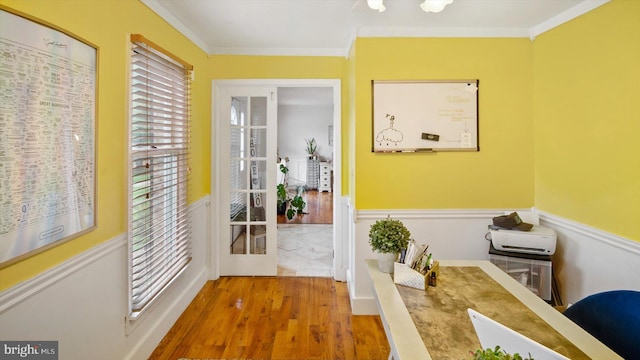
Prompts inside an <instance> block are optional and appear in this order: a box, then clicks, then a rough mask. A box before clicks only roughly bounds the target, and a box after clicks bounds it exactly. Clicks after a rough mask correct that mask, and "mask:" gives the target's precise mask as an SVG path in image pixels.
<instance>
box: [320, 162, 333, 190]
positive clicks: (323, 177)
mask: <svg viewBox="0 0 640 360" xmlns="http://www.w3.org/2000/svg"><path fill="white" fill-rule="evenodd" d="M332 185H333V171H332V167H331V163H328V162H321V163H320V186H319V188H318V191H320V192H323V191H328V192H331V191H332V188H333V186H332Z"/></svg>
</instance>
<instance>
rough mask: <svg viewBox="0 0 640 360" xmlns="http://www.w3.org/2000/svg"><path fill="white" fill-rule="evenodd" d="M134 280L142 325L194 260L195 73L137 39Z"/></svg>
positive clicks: (135, 310)
mask: <svg viewBox="0 0 640 360" xmlns="http://www.w3.org/2000/svg"><path fill="white" fill-rule="evenodd" d="M131 46H132V48H131V79H130V83H131V89H130V92H131V93H130V96H131V112H130V114H131V118H130V124H131V133H130V145H131V147H130V161H131V172H130V175H131V177H130V216H129V263H130V269H129V275H130V284H129V287H130V317H131V318H133V319H135V318H136V317H137V316H138V315H139V314H140V313H141V312H142V311H143V310H144V309H145V307H146V306H147V305H149V304H150V303H151V302H152V301H153V300H154V299H155V298H157V296H158V295H159V294H160V293H161V292H162V291H163V289H165V288H166V287H167V286H168V285H169V284H170V283H171V281H172V280H173V279H175V278H176V277H177V276H178V275H179V274H180V273H181V272H182V271H183V270H184V269H185V268H186V266H187V264H188V263H189V262H190V260H191V226H190V224H189V216H188V215H189V214H188V208H187V190H188V187H187V184H188V174H189V171H188V170H189V168H188V162H189V156H190V126H189V115H190V79H191V71H192V67H191V66H190V65H188V64H186V63H184V62H182V61H181V60H179V59H177V58H175V57H174V56H173V55H171V54H169V53H166V52H165V51H163V50H162V49H160V48H158V47H157V45H155V44H153V43H152V42H150V41H148V40H147V39H145V38H144V37H142V36H141V35H132V36H131Z"/></svg>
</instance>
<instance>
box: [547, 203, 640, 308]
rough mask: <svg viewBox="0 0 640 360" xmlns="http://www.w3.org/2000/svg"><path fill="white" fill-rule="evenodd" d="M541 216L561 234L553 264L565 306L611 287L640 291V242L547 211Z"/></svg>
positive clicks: (611, 288) (612, 288)
mask: <svg viewBox="0 0 640 360" xmlns="http://www.w3.org/2000/svg"><path fill="white" fill-rule="evenodd" d="M539 217H540V224H541V225H543V226H546V227H549V228H552V229H554V230H555V231H556V232H557V234H558V243H557V246H556V253H555V254H554V255H553V267H554V272H555V274H556V280H557V281H558V287H559V290H560V297H561V299H562V301H563V303H564V305H567V304H571V303H575V302H576V301H578V300H580V299H582V298H584V297H585V296H588V295H591V294H595V293H598V292H602V291H607V290H617V289H628V290H638V291H640V280H638V274H640V242H637V241H633V240H630V239H625V238H622V237H619V236H616V235H613V234H610V233H607V232H604V231H601V230H598V229H595V228H592V227H589V226H587V225H584V224H581V223H577V222H575V221H571V220H567V219H564V218H561V217H559V216H556V215H553V214H549V213H546V212H543V211H540V212H539Z"/></svg>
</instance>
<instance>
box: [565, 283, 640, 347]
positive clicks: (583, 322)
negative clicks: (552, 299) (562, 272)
mask: <svg viewBox="0 0 640 360" xmlns="http://www.w3.org/2000/svg"><path fill="white" fill-rule="evenodd" d="M564 315H565V316H567V317H568V318H569V319H571V320H572V321H573V322H574V323H576V324H578V325H579V326H580V327H581V328H583V329H585V330H586V331H587V332H588V333H590V334H591V335H593V337H595V338H597V339H598V340H600V341H601V342H602V343H603V344H605V345H607V346H608V347H609V348H610V349H611V350H613V351H615V352H616V353H617V354H618V355H620V356H622V357H623V358H625V359H627V360H630V359H640V292H639V291H631V290H614V291H605V292H601V293H598V294H593V295H590V296H587V297H585V298H584V299H582V300H580V301H578V302H576V303H575V304H574V305H573V306H570V307H569V308H568V309H567V310H565V311H564Z"/></svg>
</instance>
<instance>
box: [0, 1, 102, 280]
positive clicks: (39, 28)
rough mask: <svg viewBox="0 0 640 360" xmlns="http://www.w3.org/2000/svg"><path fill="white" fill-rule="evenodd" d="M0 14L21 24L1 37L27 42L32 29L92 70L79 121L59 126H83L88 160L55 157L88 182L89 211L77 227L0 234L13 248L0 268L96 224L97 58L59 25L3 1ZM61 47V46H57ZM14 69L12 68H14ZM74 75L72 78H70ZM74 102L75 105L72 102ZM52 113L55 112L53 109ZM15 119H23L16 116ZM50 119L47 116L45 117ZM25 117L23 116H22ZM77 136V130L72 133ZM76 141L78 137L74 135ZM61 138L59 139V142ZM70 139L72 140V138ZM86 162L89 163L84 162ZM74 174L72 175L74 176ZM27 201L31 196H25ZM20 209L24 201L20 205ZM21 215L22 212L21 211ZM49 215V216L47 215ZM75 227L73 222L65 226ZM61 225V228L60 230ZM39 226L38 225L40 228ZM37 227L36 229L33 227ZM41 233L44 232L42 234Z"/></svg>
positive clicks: (54, 53) (0, 260)
mask: <svg viewBox="0 0 640 360" xmlns="http://www.w3.org/2000/svg"><path fill="white" fill-rule="evenodd" d="M0 14H1V15H2V16H3V17H6V18H7V19H14V20H13V23H14V24H20V26H22V27H23V28H21V29H20V30H19V31H18V30H17V29H16V31H15V32H11V34H10V33H7V34H4V33H3V34H2V38H3V39H6V40H7V41H12V42H14V43H17V44H20V45H24V46H30V44H28V43H26V42H25V43H23V42H21V41H22V39H23V38H24V39H29V41H32V40H33V38H34V36H31V35H25V34H29V32H33V33H32V35H35V36H41V37H42V39H41V40H42V41H43V43H44V45H43V46H45V47H47V49H49V48H50V49H51V50H50V53H51V54H52V57H55V56H58V57H60V58H64V59H65V60H67V61H69V62H78V63H86V65H87V67H88V68H89V69H91V70H92V71H93V74H91V75H92V76H91V78H93V79H92V80H93V86H90V87H89V89H88V90H89V91H90V93H89V94H88V96H87V98H89V99H91V100H90V102H89V103H87V104H85V106H83V107H81V108H80V109H77V108H76V109H75V110H74V111H76V112H77V113H81V114H84V115H82V116H78V118H80V119H81V120H80V121H76V122H74V121H73V119H72V118H63V119H62V121H63V124H62V125H61V126H73V125H74V124H78V125H77V126H78V127H83V126H84V127H85V128H86V129H89V130H87V131H88V132H89V133H90V134H91V136H90V137H88V138H87V139H83V142H84V143H85V145H83V146H84V147H86V148H90V149H91V151H90V153H89V154H88V156H89V158H88V159H87V161H88V164H87V163H85V164H84V166H76V164H74V161H73V160H75V158H71V159H69V158H66V157H65V156H63V157H61V159H60V160H59V161H67V164H68V166H70V167H71V168H72V169H73V172H74V174H84V175H86V177H87V181H86V182H87V183H88V184H91V185H90V191H91V194H89V198H90V207H89V210H90V213H89V214H88V216H87V215H84V220H82V221H75V227H77V228H78V229H77V230H64V226H65V225H70V223H66V222H64V221H68V220H66V219H65V220H61V221H63V225H58V224H53V225H57V226H56V227H53V228H51V229H49V230H45V231H43V232H41V233H40V236H39V237H37V238H36V237H35V236H30V235H28V234H30V232H29V231H27V235H25V234H23V233H21V232H20V231H18V233H17V235H16V236H14V237H11V236H6V237H0V241H2V240H3V239H4V240H7V239H9V240H10V241H11V242H12V244H11V247H13V248H14V249H16V250H13V251H11V252H8V253H4V252H3V253H0V269H2V268H4V267H7V266H9V265H11V264H14V263H16V262H19V261H21V260H23V259H25V258H28V257H31V256H33V255H36V254H38V253H41V252H43V251H46V250H48V249H51V248H53V247H55V246H58V245H61V244H63V243H65V242H67V241H69V240H72V239H75V238H77V237H79V236H81V235H84V234H86V233H89V232H91V231H93V230H95V229H96V228H97V218H98V215H97V181H96V170H97V168H98V167H97V156H96V155H97V141H96V139H97V127H96V125H97V113H98V91H97V89H98V59H99V48H98V47H97V46H96V45H94V44H92V43H90V42H88V41H86V40H85V39H82V38H80V37H78V36H76V35H74V34H72V33H70V32H68V31H66V30H64V29H61V28H60V27H58V26H56V25H54V24H51V23H48V22H46V21H44V20H41V19H38V18H35V17H33V16H31V15H28V14H25V13H22V12H20V11H17V10H15V9H12V8H9V7H7V6H4V5H0ZM60 49H65V50H60ZM66 49H69V51H68V52H67V54H69V55H68V56H64V55H59V54H63V53H64V51H66ZM14 71H15V70H14ZM74 79H75V78H74ZM74 105H77V103H76V104H74ZM53 113H54V115H56V112H55V111H54V112H53ZM25 116H32V117H38V114H37V113H36V112H28V113H27V114H25ZM47 119H48V118H44V119H43V120H47ZM17 120H18V121H21V120H25V119H21V118H19V119H17ZM49 120H51V119H49ZM25 121H26V120H25ZM75 136H77V134H76V135H75ZM69 138H70V139H71V135H70V134H69ZM75 140H76V141H80V140H78V138H77V137H75ZM60 141H62V140H59V141H58V142H60ZM72 141H73V140H72ZM51 151H55V149H51V148H47V147H46V146H45V147H43V148H42V150H41V151H40V154H43V153H47V152H51ZM87 165H89V166H87ZM40 176H44V174H40ZM74 177H75V176H74ZM53 195H54V196H58V195H61V196H64V195H65V193H62V194H59V193H55V194H53ZM27 200H28V201H31V200H33V199H31V198H28V199H27ZM22 207H23V211H24V205H22ZM0 215H2V216H12V214H0ZM21 216H23V214H22V215H21ZM50 217H53V216H50ZM47 221H48V222H51V219H46V220H45V221H41V222H36V223H35V224H34V225H33V226H32V225H29V227H36V228H37V227H38V226H40V227H42V226H43V223H44V222H47ZM69 227H72V228H75V227H74V226H69ZM60 228H62V230H60ZM40 229H41V228H40ZM36 231H38V230H36ZM43 234H45V235H43Z"/></svg>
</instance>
